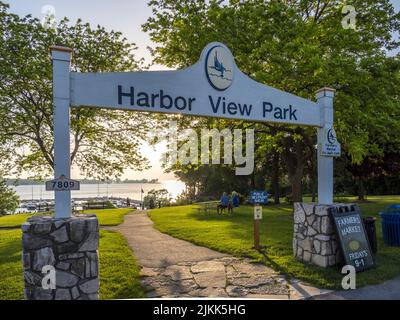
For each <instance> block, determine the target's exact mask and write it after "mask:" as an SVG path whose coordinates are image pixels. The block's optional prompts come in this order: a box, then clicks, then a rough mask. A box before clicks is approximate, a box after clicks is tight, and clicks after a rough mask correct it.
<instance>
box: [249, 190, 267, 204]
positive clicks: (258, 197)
mask: <svg viewBox="0 0 400 320" xmlns="http://www.w3.org/2000/svg"><path fill="white" fill-rule="evenodd" d="M250 202H251V203H253V204H254V203H259V204H267V203H268V192H267V191H263V190H254V191H251V192H250Z"/></svg>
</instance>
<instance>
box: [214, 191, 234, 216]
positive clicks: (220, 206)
mask: <svg viewBox="0 0 400 320" xmlns="http://www.w3.org/2000/svg"><path fill="white" fill-rule="evenodd" d="M229 207H231V205H230V204H229V197H228V196H227V195H226V192H224V193H223V194H222V197H221V200H220V201H219V204H218V206H217V213H220V212H221V213H222V211H224V210H225V209H226V208H228V210H229Z"/></svg>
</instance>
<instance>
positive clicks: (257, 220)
mask: <svg viewBox="0 0 400 320" xmlns="http://www.w3.org/2000/svg"><path fill="white" fill-rule="evenodd" d="M261 219H262V207H261V206H260V205H259V204H255V206H254V248H255V249H256V250H257V251H260V220H261Z"/></svg>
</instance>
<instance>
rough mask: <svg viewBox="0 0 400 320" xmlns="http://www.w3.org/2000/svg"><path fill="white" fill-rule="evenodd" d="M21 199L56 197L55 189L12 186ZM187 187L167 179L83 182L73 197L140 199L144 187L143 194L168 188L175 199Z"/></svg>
mask: <svg viewBox="0 0 400 320" xmlns="http://www.w3.org/2000/svg"><path fill="white" fill-rule="evenodd" d="M11 187H12V188H13V189H14V190H15V191H16V192H17V194H18V196H19V197H20V199H21V200H40V199H54V191H46V188H45V186H44V184H43V185H22V186H11ZM184 188H185V184H184V183H182V182H180V181H175V180H166V181H161V182H160V183H143V184H141V183H109V184H106V183H100V184H82V183H81V190H79V191H71V195H72V198H95V197H107V196H108V197H118V198H130V199H134V200H140V196H141V193H140V190H141V189H143V191H144V193H143V196H145V195H146V194H147V192H148V191H150V190H152V189H155V190H158V189H167V190H168V192H169V194H170V196H171V197H172V198H173V199H175V198H176V197H177V196H178V195H179V194H181V193H182V191H183V190H184Z"/></svg>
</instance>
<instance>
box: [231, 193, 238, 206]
mask: <svg viewBox="0 0 400 320" xmlns="http://www.w3.org/2000/svg"><path fill="white" fill-rule="evenodd" d="M232 205H233V207H234V208H237V207H239V195H238V194H237V192H236V191H233V192H232Z"/></svg>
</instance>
